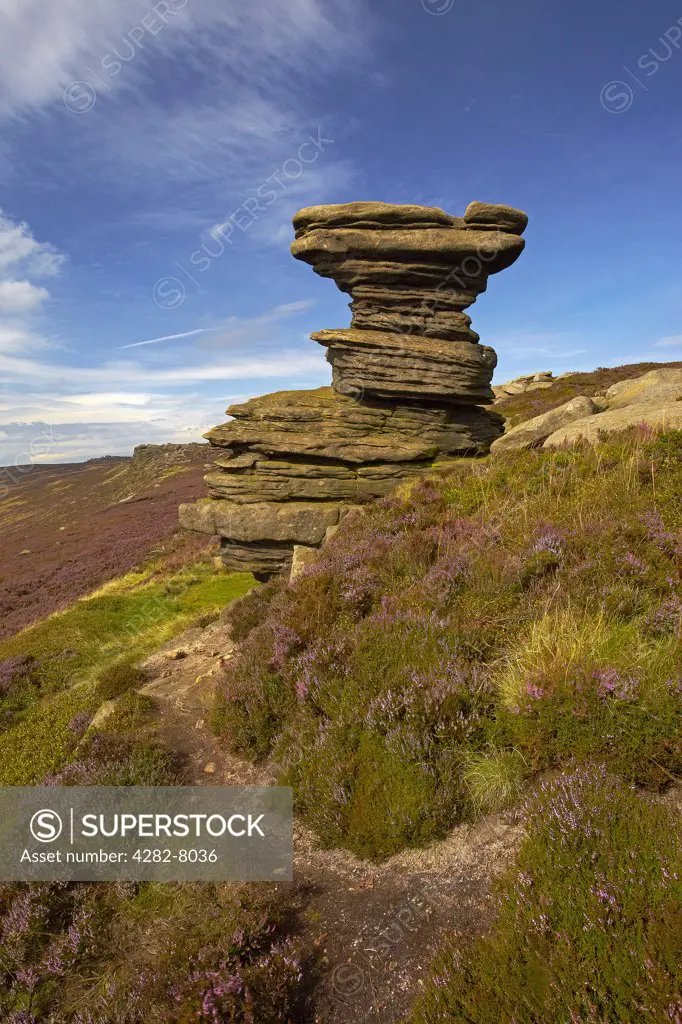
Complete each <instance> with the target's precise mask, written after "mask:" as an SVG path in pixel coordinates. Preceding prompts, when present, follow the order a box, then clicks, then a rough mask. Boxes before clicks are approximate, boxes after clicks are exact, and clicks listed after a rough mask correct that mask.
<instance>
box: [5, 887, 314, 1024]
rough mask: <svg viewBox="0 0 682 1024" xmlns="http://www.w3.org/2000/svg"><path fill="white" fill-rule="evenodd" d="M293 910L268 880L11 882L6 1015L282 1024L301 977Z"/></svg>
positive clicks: (16, 1018) (20, 1022)
mask: <svg viewBox="0 0 682 1024" xmlns="http://www.w3.org/2000/svg"><path fill="white" fill-rule="evenodd" d="M293 910H294V908H293V907H292V906H291V905H290V904H289V903H288V902H287V900H286V898H285V897H284V896H283V895H282V894H281V893H279V892H278V890H277V887H276V886H273V885H265V884H263V885H255V884H252V885H250V886H244V885H242V886H240V885H236V884H220V883H164V884H160V883H137V882H127V881H120V882H116V883H77V882H76V883H75V882H38V883H32V884H30V885H27V884H24V883H6V882H3V883H0V1016H1V1017H2V1020H3V1021H7V1022H8V1024H9V1022H12V1024H154V1022H158V1024H189V1022H190V1021H199V1022H204V1024H214V1022H228V1021H234V1022H237V1021H240V1022H243V1024H249V1022H250V1024H281V1022H284V1021H287V1020H289V1019H291V1014H292V1011H293V1008H294V1005H295V993H296V988H297V986H298V983H299V981H300V977H301V963H300V956H299V952H298V948H297V946H296V944H295V942H294V941H293V940H292V939H291V938H289V937H288V936H287V934H286V932H287V930H288V928H289V923H290V920H291V919H292V916H293Z"/></svg>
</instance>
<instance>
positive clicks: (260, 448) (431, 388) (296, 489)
mask: <svg viewBox="0 0 682 1024" xmlns="http://www.w3.org/2000/svg"><path fill="white" fill-rule="evenodd" d="M526 224H527V217H526V215H525V214H524V213H521V212H520V211H519V210H514V209H512V208H511V207H507V206H494V205H490V204H486V203H472V204H471V205H470V206H469V207H468V208H467V210H466V212H465V214H464V217H463V218H456V217H451V216H449V215H448V214H446V213H444V212H443V211H442V210H439V209H436V208H431V207H423V206H396V205H392V204H389V203H347V204H345V205H338V206H314V207H309V208H307V209H304V210H301V211H300V212H299V213H297V214H296V216H295V217H294V228H295V231H296V238H295V241H294V242H293V244H292V247H291V251H292V254H293V255H294V257H296V258H297V259H300V260H303V261H304V262H306V263H309V264H311V265H312V267H313V269H314V270H315V271H316V273H318V274H320V275H321V276H322V277H331V278H332V279H333V280H334V281H335V282H336V284H337V286H338V287H339V288H340V289H341V290H342V291H344V292H347V293H348V294H349V295H350V297H351V299H352V302H351V306H350V308H351V311H352V322H351V326H350V327H349V328H348V329H346V330H325V331H320V332H319V333H317V334H313V335H312V337H313V339H314V340H315V341H317V342H319V343H320V344H321V345H323V346H325V347H326V349H327V360H328V361H329V362H330V363H331V366H332V386H331V387H326V388H318V389H317V390H315V391H282V392H277V393H276V394H271V395H265V396H263V397H261V398H256V399H252V400H251V401H250V402H246V403H244V404H243V405H235V406H231V407H230V408H229V409H228V410H227V411H228V414H229V415H230V416H232V417H233V419H232V420H231V421H230V422H228V423H225V424H223V425H221V426H218V427H215V428H214V429H213V430H211V431H209V432H208V434H206V437H207V438H208V440H209V441H210V442H211V445H213V446H214V448H215V449H216V450H217V454H218V458H217V459H216V460H215V463H214V467H213V469H212V471H211V472H210V473H209V474H208V476H207V477H206V482H207V485H208V491H209V499H208V500H205V501H201V502H198V503H196V504H194V505H184V506H181V512H180V517H181V523H182V525H183V526H185V527H186V528H188V529H192V530H199V531H201V532H205V533H209V534H218V535H219V536H220V537H221V549H222V558H223V562H224V564H225V565H226V566H227V567H228V568H230V569H242V570H248V571H252V572H255V573H256V574H257V575H259V576H260V577H267V576H269V575H271V574H272V573H274V572H277V571H279V570H281V569H284V568H286V567H287V566H288V564H289V563H290V562H291V558H292V552H293V548H294V546H295V545H305V546H307V547H316V546H318V545H319V544H320V543H322V541H323V540H324V538H325V535H326V533H327V531H328V530H329V529H330V527H334V526H336V525H337V524H338V522H339V520H340V519H341V518H342V517H343V515H344V513H345V511H346V510H347V509H348V508H349V507H351V506H356V505H358V504H362V503H364V502H366V501H368V500H370V499H372V498H376V497H381V496H383V495H385V494H388V493H389V492H390V491H391V490H393V488H394V487H395V486H396V485H397V484H398V483H400V482H401V481H403V480H406V479H409V478H410V477H411V476H415V475H418V474H419V473H422V472H424V471H425V470H426V469H428V468H429V467H430V466H432V465H433V463H434V461H435V460H436V459H437V458H439V457H442V456H458V455H479V454H484V453H485V452H487V451H488V449H489V447H490V444H491V443H492V442H493V441H494V440H495V439H496V438H497V437H499V436H500V435H501V434H502V432H503V419H502V417H500V416H498V415H496V414H495V413H489V412H488V411H487V410H486V409H484V408H482V406H484V405H488V404H490V403H492V402H493V400H494V395H493V392H492V389H491V387H490V382H491V380H492V375H493V370H494V368H495V364H496V356H495V353H494V351H493V350H492V349H491V348H487V347H486V346H484V345H480V344H479V338H478V335H477V334H476V333H475V332H474V331H473V330H472V329H471V319H470V317H469V316H468V315H467V314H466V313H465V312H464V310H465V309H467V307H468V306H470V305H471V304H472V303H473V302H475V300H476V298H477V296H478V295H480V293H481V292H483V291H484V290H485V288H486V285H487V279H488V276H489V274H493V273H497V272H498V271H500V270H504V269H505V268H506V267H508V266H510V265H511V264H512V263H513V262H514V261H515V260H516V259H517V258H518V256H519V255H520V254H521V252H522V251H523V247H524V241H523V239H522V238H521V235H522V233H523V231H524V230H525V227H526Z"/></svg>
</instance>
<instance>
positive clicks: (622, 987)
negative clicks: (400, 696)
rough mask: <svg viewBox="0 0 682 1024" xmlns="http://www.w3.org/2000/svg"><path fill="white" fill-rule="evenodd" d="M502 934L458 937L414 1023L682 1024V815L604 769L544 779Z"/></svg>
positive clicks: (503, 895) (504, 900)
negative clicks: (645, 1023) (681, 821)
mask: <svg viewBox="0 0 682 1024" xmlns="http://www.w3.org/2000/svg"><path fill="white" fill-rule="evenodd" d="M523 814H524V818H525V825H526V829H527V837H526V839H525V841H524V843H523V846H522V848H521V850H520V853H519V855H518V858H517V861H516V863H515V865H514V867H513V869H511V870H510V871H509V872H508V873H507V875H506V876H505V877H504V878H503V879H501V880H500V883H499V886H498V891H497V917H496V921H495V925H494V927H493V929H492V931H491V932H490V933H489V934H488V935H486V936H485V937H483V938H481V939H478V940H476V941H475V942H474V943H472V944H471V945H469V946H468V947H465V946H463V945H462V944H461V943H458V941H457V939H456V938H454V937H453V940H452V942H451V943H449V945H448V947H447V948H446V949H445V950H443V952H442V953H441V955H440V956H439V957H438V959H437V961H436V962H435V963H434V966H433V969H432V971H431V974H430V977H429V978H428V980H427V982H426V986H425V990H424V994H423V995H422V997H421V998H420V1000H419V1003H418V1005H417V1007H416V1009H415V1011H414V1014H413V1016H412V1017H411V1022H412V1024H445V1022H449V1021H451V1022H453V1024H454V1022H459V1021H469V1022H471V1024H488V1022H489V1021H493V1020H501V1021H510V1022H512V1021H513V1022H515V1024H544V1022H545V1021H556V1022H557V1024H578V1022H580V1024H607V1022H608V1024H610V1022H614V1021H618V1022H620V1021H622V1022H625V1021H635V1020H638V1021H651V1022H654V1021H655V1022H659V1021H660V1022H663V1021H668V1022H670V1021H673V1022H679V1021H680V1020H682V1000H681V999H680V962H681V961H682V928H681V927H680V923H681V922H682V840H681V838H680V834H679V828H678V824H679V820H678V812H673V810H672V809H671V808H667V807H665V806H661V805H660V804H657V803H654V802H653V801H652V800H651V798H650V797H647V796H644V795H642V794H640V793H638V792H637V791H635V789H634V788H632V787H628V786H626V785H624V784H623V783H622V781H621V780H620V779H619V778H618V777H616V776H614V775H612V774H610V773H608V772H607V771H606V769H605V768H603V767H594V766H583V767H580V768H576V769H574V770H570V771H568V772H567V773H566V774H563V775H560V776H558V777H556V778H554V779H552V780H547V781H544V782H543V783H542V785H541V786H540V787H539V790H538V792H537V793H536V794H535V795H534V796H533V797H532V798H531V799H529V800H528V802H527V804H526V806H525V808H524V810H523Z"/></svg>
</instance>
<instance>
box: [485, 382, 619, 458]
mask: <svg viewBox="0 0 682 1024" xmlns="http://www.w3.org/2000/svg"><path fill="white" fill-rule="evenodd" d="M597 412H599V406H598V405H597V403H596V402H595V401H594V400H593V399H592V398H587V397H586V396H585V395H579V396H578V397H577V398H573V399H571V401H570V402H566V403H565V404H564V405H560V406H558V408H556V409H550V410H549V412H543V413H542V414H541V415H540V416H534V417H533V418H532V419H530V420H524V421H523V423H519V424H518V426H516V427H512V428H511V429H510V430H508V431H507V432H506V434H503V436H502V437H498V438H497V440H496V441H494V442H493V444H492V445H491V447H490V451H491V453H493V454H494V453H496V452H504V451H512V450H513V451H518V450H520V449H523V448H537V447H538V446H539V445H541V444H542V442H543V441H545V440H546V438H548V437H549V436H550V434H553V433H554V432H555V431H557V430H560V429H561V428H562V427H567V426H568V425H569V424H571V423H575V422H576V421H577V420H584V419H587V417H588V416H594V415H595V414H596V413H597Z"/></svg>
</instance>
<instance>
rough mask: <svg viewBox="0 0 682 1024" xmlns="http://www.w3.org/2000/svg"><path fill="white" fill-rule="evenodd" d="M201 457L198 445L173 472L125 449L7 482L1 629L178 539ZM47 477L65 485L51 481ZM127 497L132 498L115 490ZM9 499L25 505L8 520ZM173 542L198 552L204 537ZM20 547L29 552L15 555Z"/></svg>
mask: <svg viewBox="0 0 682 1024" xmlns="http://www.w3.org/2000/svg"><path fill="white" fill-rule="evenodd" d="M203 461H204V455H203V453H201V452H200V451H198V450H197V452H196V453H195V454H194V455H193V461H191V460H190V461H188V462H187V463H186V465H185V466H184V467H176V468H177V469H180V468H182V471H181V472H175V473H174V474H173V475H167V474H166V473H165V470H166V469H167V467H166V466H165V465H158V464H156V465H155V464H153V462H150V463H149V464H148V465H147V466H145V467H140V466H136V465H135V464H134V461H133V460H127V459H121V460H119V461H117V462H116V463H113V462H109V461H106V460H101V461H98V462H91V463H82V464H78V465H70V466H69V465H65V466H60V467H58V468H57V467H53V466H45V467H42V466H34V467H33V470H32V471H31V473H28V474H26V475H25V476H24V477H23V478H22V479H21V480H19V481H17V482H16V483H15V484H13V485H12V488H11V493H10V495H9V496H8V498H7V499H2V498H0V527H1V528H2V535H3V547H2V556H0V577H2V580H3V582H2V586H1V587H0V638H3V637H9V636H12V634H14V633H15V632H16V631H17V630H20V629H23V628H25V627H26V626H28V625H30V624H31V623H33V622H36V621H37V620H38V619H41V618H43V617H45V616H46V615H49V614H51V613H52V612H54V611H57V610H59V609H62V608H65V607H67V606H68V605H70V604H71V603H72V602H73V601H74V600H76V598H78V597H81V596H83V595H84V594H87V593H88V592H90V591H93V590H95V588H96V587H99V586H101V585H102V584H103V583H105V582H106V581H107V580H110V579H113V578H115V577H116V576H121V575H123V574H125V573H127V572H129V571H130V570H131V569H133V568H134V566H136V565H138V564H140V563H142V562H145V561H147V560H148V559H149V557H150V554H151V552H152V551H153V550H154V549H158V548H159V547H160V546H163V545H168V548H169V550H170V549H171V548H172V547H173V546H174V545H175V544H177V542H178V540H179V538H178V537H177V536H176V535H178V534H179V529H178V505H179V504H180V503H182V502H185V501H193V500H195V499H196V498H198V497H201V495H202V492H203V489H204V484H203V475H204V469H203ZM55 482H59V483H60V484H62V485H63V486H62V487H60V488H59V490H55V489H54V484H55ZM156 484H158V486H155V485H156ZM130 497H134V498H135V499H136V500H133V501H123V500H122V499H126V498H130ZM16 500H23V501H24V502H25V505H24V507H22V515H21V516H20V517H17V518H16V520H13V519H12V513H11V509H9V508H8V509H7V511H5V509H6V507H7V506H8V505H9V503H10V502H14V501H16ZM179 546H186V548H187V550H188V551H192V552H193V553H194V554H195V556H196V553H197V548H199V547H203V548H204V549H205V547H206V539H205V538H202V539H201V543H200V544H199V543H198V541H197V538H192V540H191V541H189V543H188V544H186V545H185V544H184V542H182V543H181V544H180V545H179ZM25 549H28V550H30V552H31V554H30V555H24V556H22V555H21V554H20V552H21V551H22V550H25Z"/></svg>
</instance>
